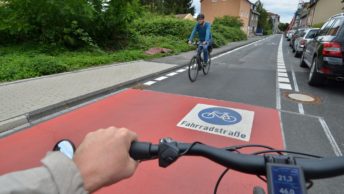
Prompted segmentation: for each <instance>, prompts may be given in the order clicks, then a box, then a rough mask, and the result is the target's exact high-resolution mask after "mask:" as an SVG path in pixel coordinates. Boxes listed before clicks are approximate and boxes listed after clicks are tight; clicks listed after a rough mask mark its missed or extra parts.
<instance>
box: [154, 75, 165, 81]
mask: <svg viewBox="0 0 344 194" xmlns="http://www.w3.org/2000/svg"><path fill="white" fill-rule="evenodd" d="M164 79H167V77H166V76H161V77H158V78H156V79H155V80H156V81H161V80H164Z"/></svg>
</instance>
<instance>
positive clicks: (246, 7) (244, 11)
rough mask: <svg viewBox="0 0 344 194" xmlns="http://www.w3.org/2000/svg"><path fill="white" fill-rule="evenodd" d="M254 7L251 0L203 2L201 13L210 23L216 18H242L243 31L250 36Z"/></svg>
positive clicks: (211, 0)
mask: <svg viewBox="0 0 344 194" xmlns="http://www.w3.org/2000/svg"><path fill="white" fill-rule="evenodd" d="M252 5H254V4H253V3H251V2H250V1H249V0H201V12H202V13H203V14H204V15H205V19H206V20H207V21H209V22H213V21H214V19H215V18H216V17H223V16H235V17H240V19H241V20H242V21H243V24H244V25H243V27H242V30H243V31H244V32H245V33H246V34H249V32H250V28H249V23H250V16H251V7H252Z"/></svg>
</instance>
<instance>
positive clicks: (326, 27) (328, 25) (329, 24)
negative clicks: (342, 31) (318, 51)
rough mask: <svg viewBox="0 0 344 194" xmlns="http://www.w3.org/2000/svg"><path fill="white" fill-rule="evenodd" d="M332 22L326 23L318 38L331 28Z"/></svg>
mask: <svg viewBox="0 0 344 194" xmlns="http://www.w3.org/2000/svg"><path fill="white" fill-rule="evenodd" d="M333 22H334V20H330V21H328V22H326V23H325V24H324V25H323V26H322V27H321V29H320V31H319V36H325V35H326V33H327V31H328V29H329V28H330V26H332V24H333Z"/></svg>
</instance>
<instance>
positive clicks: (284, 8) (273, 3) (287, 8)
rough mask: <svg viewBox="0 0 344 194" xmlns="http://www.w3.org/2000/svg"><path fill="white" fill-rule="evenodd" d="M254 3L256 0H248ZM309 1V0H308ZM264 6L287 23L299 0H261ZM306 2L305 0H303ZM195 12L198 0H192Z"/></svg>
mask: <svg viewBox="0 0 344 194" xmlns="http://www.w3.org/2000/svg"><path fill="white" fill-rule="evenodd" d="M250 1H251V2H252V3H255V2H256V1H257V0H250ZM308 1H309V0H308ZM261 2H262V3H263V5H264V8H265V9H266V10H268V11H270V12H273V13H276V14H278V15H280V16H281V22H283V23H286V22H287V23H289V22H290V21H291V19H292V18H293V15H294V13H295V11H296V9H297V5H298V2H299V0H261ZM305 2H307V0H305ZM193 4H194V5H195V7H196V12H197V13H199V11H200V0H193Z"/></svg>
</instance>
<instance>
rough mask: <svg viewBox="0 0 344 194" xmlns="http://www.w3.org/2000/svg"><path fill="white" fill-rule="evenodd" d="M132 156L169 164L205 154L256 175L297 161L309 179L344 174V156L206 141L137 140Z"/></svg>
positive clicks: (163, 164)
mask: <svg viewBox="0 0 344 194" xmlns="http://www.w3.org/2000/svg"><path fill="white" fill-rule="evenodd" d="M129 153H130V156H131V157H132V158H133V159H135V160H152V159H159V165H160V166H161V167H167V166H168V165H170V164H172V163H173V162H175V161H176V160H177V159H178V157H180V156H182V155H188V156H202V157H205V158H208V159H210V160H212V161H213V162H216V163H218V164H221V165H223V166H225V167H228V168H231V169H234V170H237V171H240V172H243V173H248V174H254V175H266V164H267V163H268V162H271V161H273V162H274V161H275V162H276V161H279V162H281V161H284V162H286V163H287V162H288V161H293V162H295V164H297V165H299V166H301V167H302V169H303V171H304V174H305V178H306V179H321V178H329V177H334V176H339V175H343V174H344V157H327V158H317V159H314V158H312V159H310V158H307V159H306V158H293V157H291V156H287V155H263V156H262V155H259V156H258V155H249V154H241V153H236V152H232V151H228V150H226V149H224V148H216V147H212V146H209V145H205V144H200V143H196V144H187V143H180V142H176V141H173V140H172V139H169V138H165V139H162V140H161V142H160V144H151V143H148V142H133V143H132V145H131V148H130V152H129Z"/></svg>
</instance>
